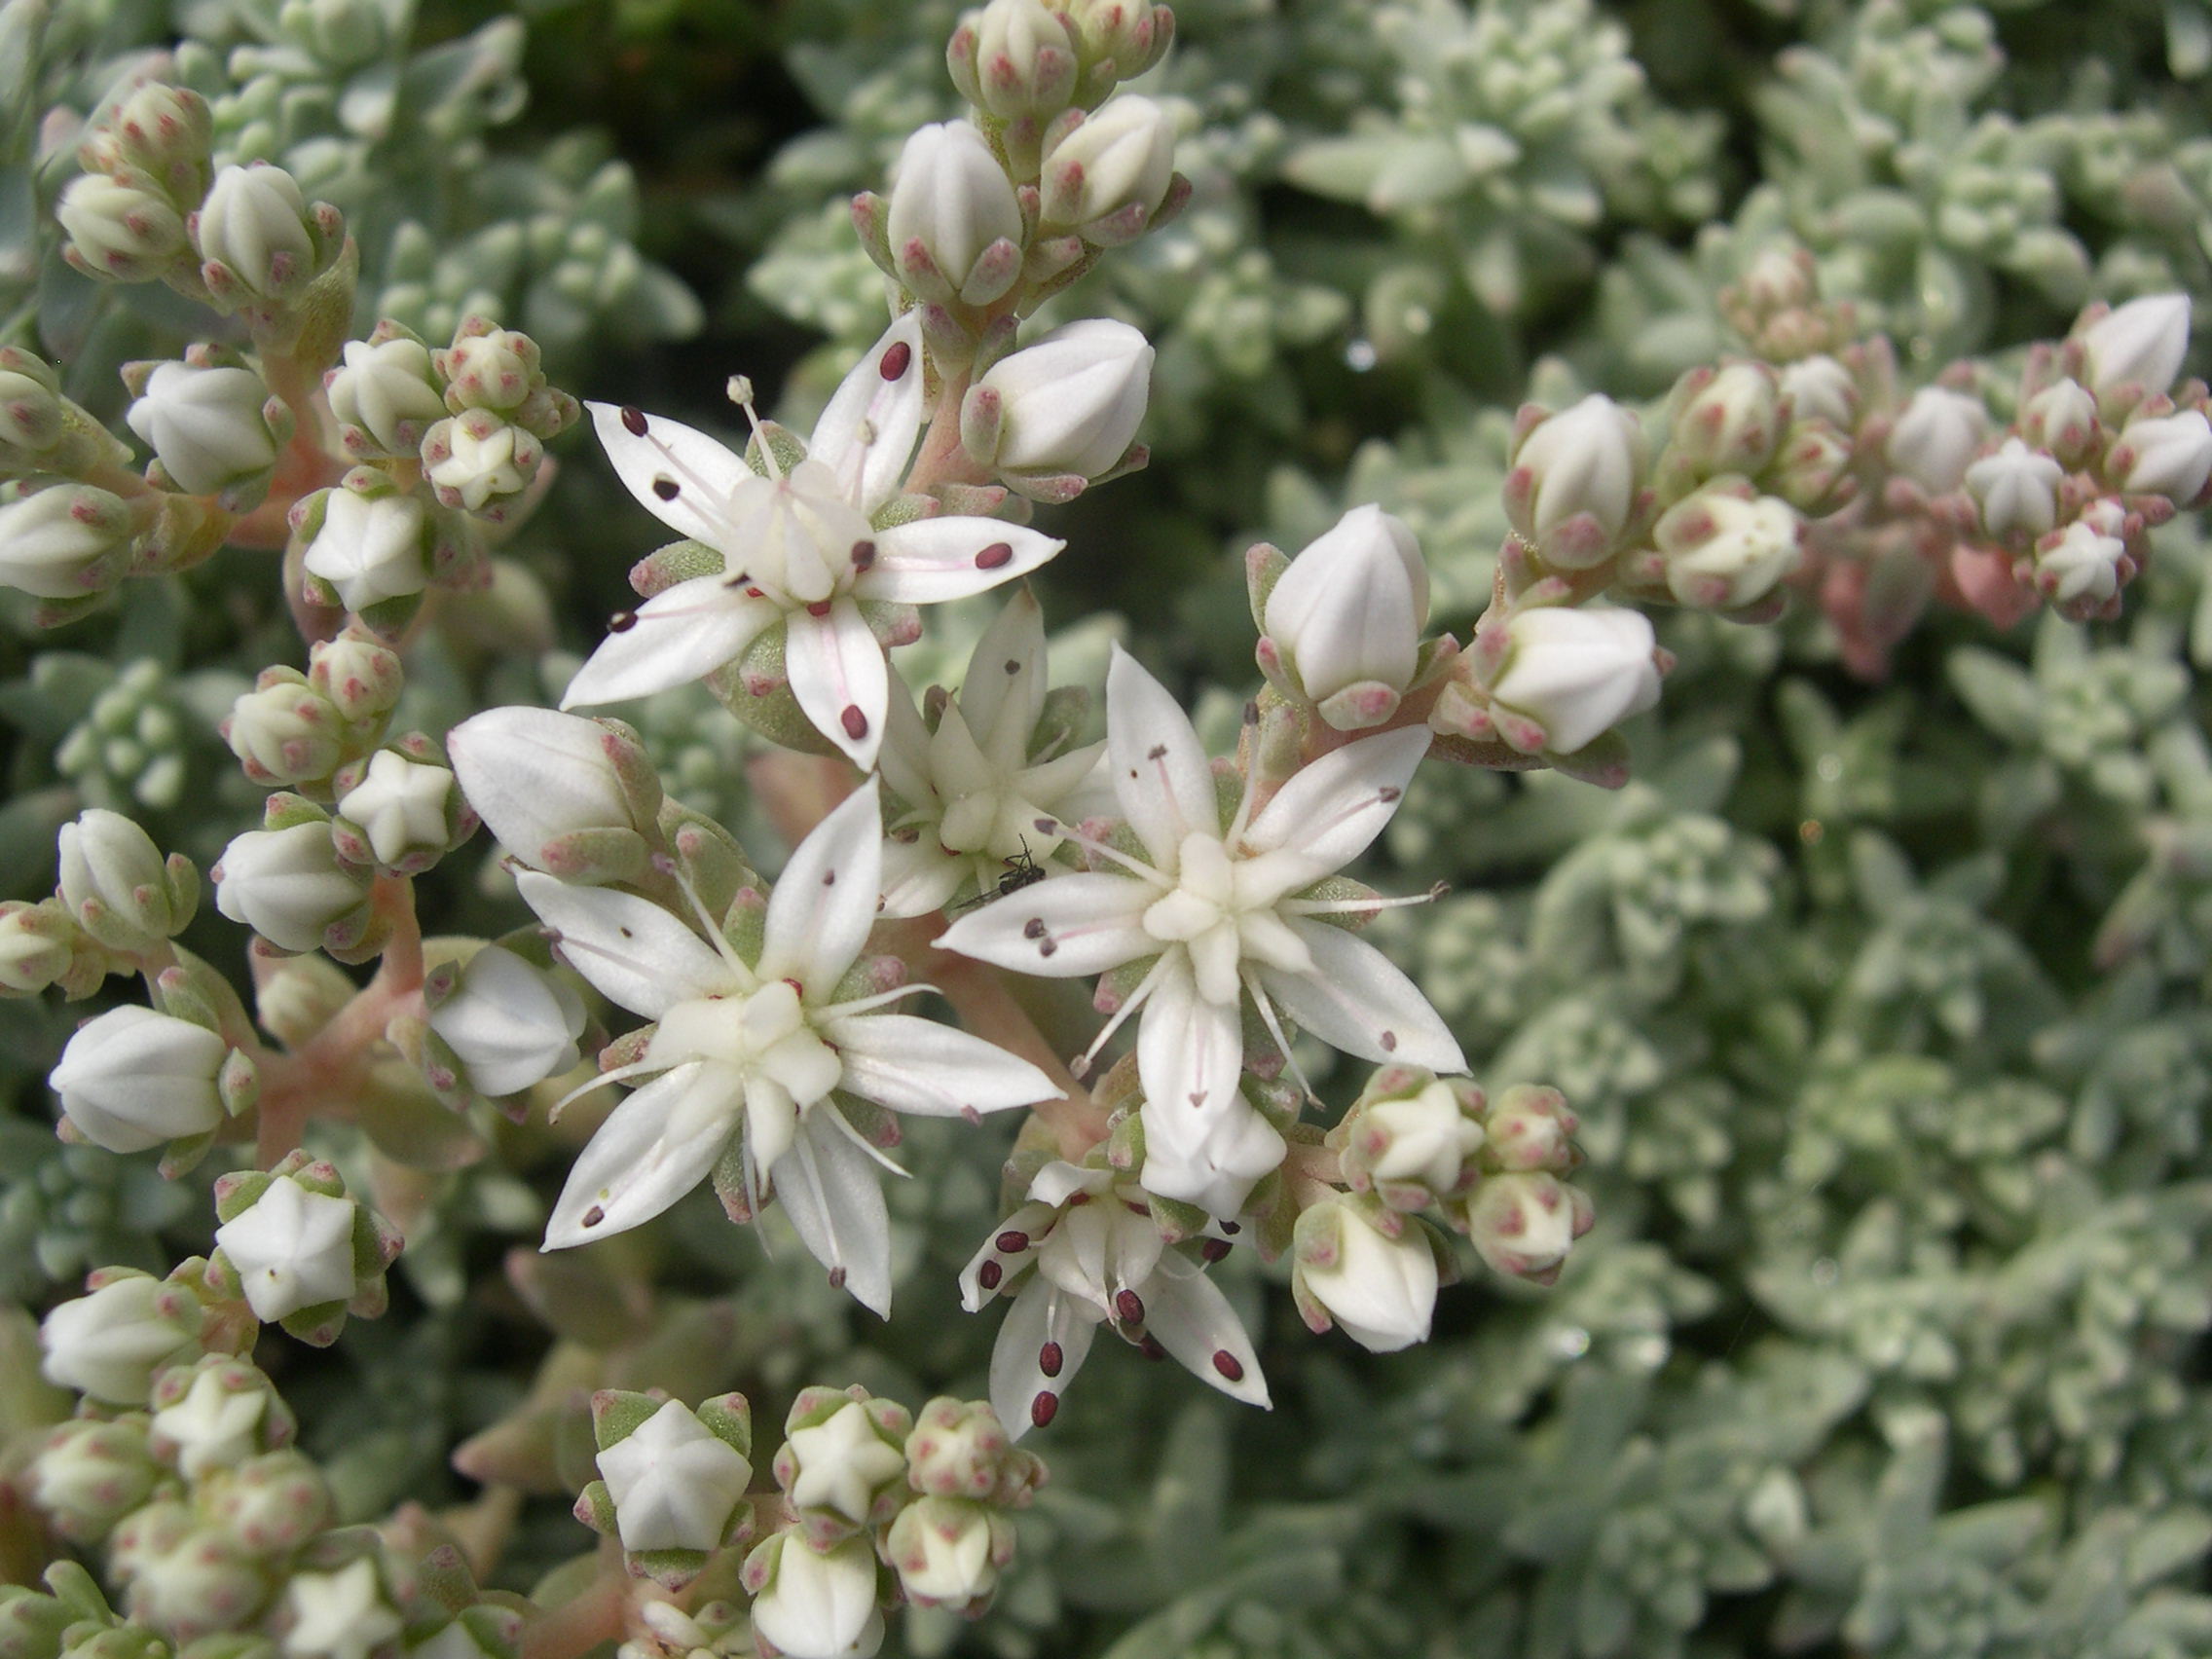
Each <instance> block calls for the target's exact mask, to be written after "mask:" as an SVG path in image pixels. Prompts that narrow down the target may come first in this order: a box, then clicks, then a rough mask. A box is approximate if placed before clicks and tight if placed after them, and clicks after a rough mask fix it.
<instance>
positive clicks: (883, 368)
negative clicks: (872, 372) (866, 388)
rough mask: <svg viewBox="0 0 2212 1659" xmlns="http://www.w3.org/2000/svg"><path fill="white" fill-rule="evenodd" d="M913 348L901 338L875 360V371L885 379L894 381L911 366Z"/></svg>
mask: <svg viewBox="0 0 2212 1659" xmlns="http://www.w3.org/2000/svg"><path fill="white" fill-rule="evenodd" d="M913 363H914V349H913V348H912V347H911V346H909V345H907V344H906V343H905V342H904V341H903V340H902V341H900V342H899V343H898V344H897V345H895V346H893V347H892V348H891V350H888V351H886V352H884V353H883V355H882V357H881V358H880V359H878V361H877V362H876V365H875V367H876V372H877V373H878V374H880V375H882V376H883V378H884V379H885V380H887V381H895V380H897V379H898V378H899V377H900V376H901V375H903V374H904V373H905V372H906V371H907V370H908V369H909V368H911V367H913Z"/></svg>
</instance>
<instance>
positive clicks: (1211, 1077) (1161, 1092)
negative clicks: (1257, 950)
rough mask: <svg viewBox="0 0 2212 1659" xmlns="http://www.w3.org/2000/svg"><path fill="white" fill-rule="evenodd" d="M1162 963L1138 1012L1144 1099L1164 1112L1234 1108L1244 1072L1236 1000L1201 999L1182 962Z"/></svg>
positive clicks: (1139, 1073)
mask: <svg viewBox="0 0 2212 1659" xmlns="http://www.w3.org/2000/svg"><path fill="white" fill-rule="evenodd" d="M1165 966H1166V972H1165V973H1163V974H1161V976H1160V978H1159V981H1158V982H1157V983H1156V984H1155V985H1154V987H1153V992H1152V996H1151V999H1150V1000H1149V1001H1147V1002H1146V1003H1145V1005H1144V1012H1143V1013H1142V1014H1139V1015H1138V1016H1137V1077H1138V1078H1139V1079H1140V1080H1141V1081H1142V1083H1143V1085H1144V1095H1145V1101H1146V1104H1147V1105H1148V1106H1152V1105H1157V1107H1158V1110H1159V1111H1160V1112H1161V1113H1162V1114H1164V1115H1166V1116H1168V1117H1180V1116H1181V1115H1183V1114H1185V1113H1192V1114H1200V1113H1203V1114H1208V1115H1211V1116H1215V1117H1218V1116H1219V1115H1220V1114H1221V1113H1223V1112H1228V1111H1233V1110H1235V1108H1236V1105H1237V1103H1238V1096H1237V1092H1236V1086H1237V1082H1238V1080H1239V1079H1240V1078H1241V1077H1242V1076H1243V1073H1244V1025H1243V1021H1242V1020H1241V1019H1240V1018H1239V1017H1238V1015H1237V1005H1236V1004H1235V1003H1228V1004H1222V1003H1209V1002H1207V1001H1205V1000H1204V999H1202V998H1201V997H1200V996H1199V995H1198V987H1197V986H1196V985H1195V984H1194V983H1193V982H1192V979H1191V971H1190V969H1189V967H1188V966H1187V965H1186V964H1184V963H1183V962H1180V961H1172V960H1171V961H1170V962H1168V963H1167V964H1166V965H1165Z"/></svg>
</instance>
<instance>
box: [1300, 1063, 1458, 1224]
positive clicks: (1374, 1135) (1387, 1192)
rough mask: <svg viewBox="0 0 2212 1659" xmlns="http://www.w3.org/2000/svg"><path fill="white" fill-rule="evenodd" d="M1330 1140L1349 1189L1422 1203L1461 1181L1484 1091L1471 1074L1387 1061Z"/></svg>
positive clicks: (1412, 1205) (1396, 1204)
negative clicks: (1448, 1074) (1443, 1073)
mask: <svg viewBox="0 0 2212 1659" xmlns="http://www.w3.org/2000/svg"><path fill="white" fill-rule="evenodd" d="M1330 1139H1331V1144H1333V1145H1337V1146H1338V1147H1339V1148H1340V1152H1339V1156H1340V1158H1341V1159H1342V1160H1343V1163H1344V1171H1345V1178H1346V1181H1347V1182H1348V1183H1349V1184H1350V1186H1351V1189H1352V1191H1353V1192H1355V1193H1365V1192H1370V1191H1372V1192H1373V1193H1375V1195H1376V1196H1377V1197H1378V1198H1382V1200H1383V1202H1384V1203H1386V1204H1388V1205H1389V1206H1390V1207H1391V1208H1392V1209H1399V1210H1409V1211H1410V1210H1418V1209H1423V1208H1425V1207H1427V1206H1428V1205H1429V1204H1431V1203H1434V1202H1437V1201H1438V1200H1440V1199H1442V1198H1449V1197H1451V1196H1452V1195H1453V1194H1454V1193H1456V1192H1457V1191H1459V1190H1460V1188H1461V1187H1463V1186H1464V1185H1465V1183H1466V1176H1467V1161H1468V1160H1469V1159H1470V1158H1472V1157H1473V1156H1474V1155H1475V1153H1476V1152H1477V1151H1478V1150H1479V1149H1480V1148H1481V1146H1482V1144H1483V1140H1484V1129H1483V1091H1482V1090H1481V1089H1479V1088H1476V1087H1475V1085H1474V1082H1473V1080H1472V1079H1470V1078H1463V1077H1461V1078H1440V1077H1435V1076H1433V1075H1431V1074H1430V1073H1427V1072H1419V1071H1415V1070H1413V1069H1411V1068H1410V1067H1405V1066H1385V1067H1384V1068H1383V1070H1382V1071H1381V1072H1379V1073H1378V1074H1377V1075H1376V1077H1375V1079H1374V1081H1373V1082H1372V1083H1370V1084H1369V1086H1368V1088H1367V1089H1366V1090H1365V1091H1364V1092H1363V1093H1362V1094H1361V1096H1360V1098H1359V1100H1358V1101H1357V1102H1356V1103H1355V1104H1354V1105H1353V1107H1352V1109H1351V1111H1350V1112H1349V1113H1347V1114H1346V1117H1345V1121H1344V1123H1343V1124H1341V1125H1340V1126H1339V1130H1338V1131H1336V1132H1332V1134H1331V1137H1330Z"/></svg>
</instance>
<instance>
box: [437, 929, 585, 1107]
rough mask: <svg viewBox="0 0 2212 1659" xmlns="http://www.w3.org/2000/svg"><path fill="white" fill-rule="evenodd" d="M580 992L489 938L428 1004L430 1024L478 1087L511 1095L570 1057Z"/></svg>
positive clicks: (579, 1027)
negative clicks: (449, 985) (436, 999)
mask: <svg viewBox="0 0 2212 1659" xmlns="http://www.w3.org/2000/svg"><path fill="white" fill-rule="evenodd" d="M583 1028H584V1005H583V999H582V998H581V997H579V996H577V995H576V993H575V991H574V989H573V988H571V986H570V985H569V983H568V982H567V981H566V980H565V979H563V978H562V977H560V976H559V975H556V974H548V973H545V972H544V971H543V970H541V969H537V968H534V967H532V966H531V965H530V964H529V963H528V962H525V961H524V960H523V959H522V958H521V957H519V956H517V955H516V954H515V953H514V952H513V951H511V950H504V949H502V948H500V947H499V946H498V945H496V944H488V945H486V946H485V947H484V948H483V949H482V950H479V951H478V952H477V953H476V954H475V955H474V956H471V957H470V958H469V959H468V964H467V966H466V967H464V968H462V969H461V971H460V974H459V976H458V977H456V978H455V979H454V980H453V981H452V989H451V990H450V991H449V992H447V994H446V995H445V997H444V998H443V1000H441V1001H440V1002H438V1003H437V1004H436V1005H435V1006H434V1007H432V1008H431V1010H430V1029H431V1030H432V1031H433V1032H435V1033H436V1034H437V1036H438V1039H439V1040H440V1041H441V1042H443V1043H444V1044H445V1045H446V1047H447V1048H448V1049H450V1050H452V1051H453V1053H454V1056H455V1058H456V1059H458V1060H459V1061H460V1064H461V1071H462V1074H463V1075H464V1076H465V1078H466V1080H467V1083H468V1086H469V1087H470V1088H473V1089H475V1090H476V1091H477V1092H478V1093H479V1094H495V1095H497V1094H516V1093H520V1092H521V1091H522V1090H523V1089H526V1088H531V1087H532V1086H533V1085H535V1084H538V1083H542V1082H543V1081H544V1080H545V1079H547V1078H549V1077H555V1076H558V1075H559V1074H560V1073H562V1072H565V1071H567V1070H569V1068H570V1067H571V1066H573V1065H574V1064H575V1063H576V1059H577V1051H576V1039H577V1038H578V1037H579V1036H581V1035H582V1033H583Z"/></svg>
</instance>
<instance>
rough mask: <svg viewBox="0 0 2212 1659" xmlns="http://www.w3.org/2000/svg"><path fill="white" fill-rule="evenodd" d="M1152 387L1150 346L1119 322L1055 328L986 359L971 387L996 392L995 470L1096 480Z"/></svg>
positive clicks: (1114, 457)
mask: <svg viewBox="0 0 2212 1659" xmlns="http://www.w3.org/2000/svg"><path fill="white" fill-rule="evenodd" d="M1151 388H1152V347H1151V346H1150V345H1149V344H1148V343H1147V342H1146V340H1145V337H1144V336H1143V335H1142V334H1139V333H1138V332H1137V331H1136V330H1135V329H1133V328H1131V327H1130V326H1129V325H1128V324H1127V323H1125V322H1113V321H1109V320H1107V319H1105V318H1103V317H1093V318H1090V319H1088V320H1086V321H1083V322H1071V323H1068V324H1067V325H1066V326H1064V327H1061V328H1055V329H1054V330H1052V332H1051V333H1050V334H1048V335H1046V336H1045V338H1044V339H1042V340H1040V341H1038V342H1037V344H1036V345H1034V346H1028V347H1024V348H1023V349H1022V350H1018V351H1015V352H1014V353H1013V354H1012V355H1010V356H1007V357H1003V358H1001V359H1000V360H999V361H998V362H997V363H995V364H993V365H992V366H991V368H990V370H989V372H987V373H986V374H985V375H984V376H983V378H982V381H981V383H980V385H979V387H978V388H977V389H978V390H988V391H990V392H992V393H995V394H996V395H997V397H998V398H999V410H1000V414H999V432H998V447H997V451H996V454H995V456H994V457H993V461H994V463H995V464H996V465H997V467H998V468H999V470H1000V471H1001V472H1007V473H1031V474H1035V475H1038V476H1051V475H1058V474H1074V475H1076V476H1078V477H1083V478H1096V477H1098V476H1100V475H1101V474H1103V473H1106V472H1109V471H1111V470H1113V467H1114V465H1115V463H1116V462H1118V461H1120V460H1121V459H1122V457H1123V456H1124V454H1125V453H1126V452H1127V450H1128V447H1129V444H1130V441H1131V440H1132V439H1134V438H1135V437H1136V432H1137V425H1138V424H1139V423H1140V422H1141V421H1143V419H1144V411H1145V400H1146V398H1147V396H1148V395H1149V394H1150V392H1151Z"/></svg>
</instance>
